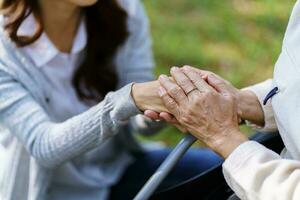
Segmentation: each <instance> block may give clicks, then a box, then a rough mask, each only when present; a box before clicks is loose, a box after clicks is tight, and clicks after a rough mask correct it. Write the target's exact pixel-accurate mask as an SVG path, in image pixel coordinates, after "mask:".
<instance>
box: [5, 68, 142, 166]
mask: <svg viewBox="0 0 300 200" xmlns="http://www.w3.org/2000/svg"><path fill="white" fill-rule="evenodd" d="M130 93H131V84H128V85H126V86H124V87H123V88H121V89H120V90H118V91H116V92H111V93H108V94H107V95H106V97H105V98H104V100H103V101H102V102H100V103H99V104H98V105H96V106H94V107H92V108H90V109H89V110H88V111H86V112H83V113H82V114H79V115H77V116H75V117H72V118H70V119H68V120H66V121H64V122H62V123H56V122H54V121H52V120H51V119H50V117H49V116H48V115H47V113H46V112H45V111H44V109H43V108H42V107H41V105H39V103H38V102H36V100H35V99H34V98H33V97H32V96H31V94H30V93H29V92H28V90H26V88H24V87H23V86H22V85H21V84H20V83H19V82H17V81H15V80H14V79H13V78H12V77H11V76H10V75H8V74H7V73H5V72H3V71H0V94H1V95H0V121H1V123H2V124H3V125H4V126H6V127H7V128H8V129H10V131H11V132H12V134H14V135H15V136H16V137H17V138H18V139H19V141H20V142H21V143H22V144H23V145H24V146H25V148H26V149H27V151H28V152H29V153H30V154H31V155H32V156H33V157H34V158H35V159H36V160H37V161H38V162H39V163H40V164H41V165H43V166H45V167H48V168H52V167H55V166H57V165H60V164H62V163H63V162H66V161H68V160H70V159H72V158H74V157H75V156H78V155H80V154H82V153H85V152H87V151H89V150H91V149H93V148H94V147H96V146H97V145H100V144H101V143H102V142H104V141H106V140H107V139H108V138H110V137H112V136H114V135H115V134H116V133H117V132H118V129H119V128H120V127H122V125H123V124H126V123H127V121H128V120H129V118H130V117H131V116H134V115H136V114H139V113H140V111H139V110H138V109H137V108H136V106H135V104H134V101H133V99H132V97H131V94H130Z"/></svg>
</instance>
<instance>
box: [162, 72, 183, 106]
mask: <svg viewBox="0 0 300 200" xmlns="http://www.w3.org/2000/svg"><path fill="white" fill-rule="evenodd" d="M159 82H160V84H161V86H162V87H163V88H164V89H165V91H167V93H168V94H169V95H170V97H172V100H173V99H174V100H175V101H176V102H177V103H178V104H180V103H183V102H185V101H187V96H186V95H185V93H184V91H183V90H182V89H181V87H179V86H178V85H177V84H176V83H174V82H173V81H172V80H171V79H170V78H169V77H167V76H166V75H161V76H159ZM169 95H168V96H169Z"/></svg>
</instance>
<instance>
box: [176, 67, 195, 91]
mask: <svg viewBox="0 0 300 200" xmlns="http://www.w3.org/2000/svg"><path fill="white" fill-rule="evenodd" d="M171 75H172V77H173V78H174V79H175V81H176V83H177V84H178V85H179V86H180V87H181V88H182V89H183V90H184V92H185V94H188V93H190V92H191V91H193V90H194V89H195V88H196V86H195V85H194V84H193V83H192V81H191V80H190V79H189V78H188V77H187V76H186V75H185V74H184V73H183V72H182V71H181V70H180V69H179V68H178V67H172V69H171Z"/></svg>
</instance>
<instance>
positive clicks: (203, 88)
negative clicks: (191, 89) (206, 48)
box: [183, 67, 215, 92]
mask: <svg viewBox="0 0 300 200" xmlns="http://www.w3.org/2000/svg"><path fill="white" fill-rule="evenodd" d="M183 72H184V73H185V75H186V76H187V77H189V79H190V80H191V81H192V82H193V83H194V85H195V86H196V87H197V89H198V90H199V91H200V92H214V91H215V90H214V88H212V87H211V86H210V85H208V84H207V82H206V81H205V80H203V78H202V77H201V76H199V74H198V73H197V72H196V71H195V70H193V69H191V68H189V67H183Z"/></svg>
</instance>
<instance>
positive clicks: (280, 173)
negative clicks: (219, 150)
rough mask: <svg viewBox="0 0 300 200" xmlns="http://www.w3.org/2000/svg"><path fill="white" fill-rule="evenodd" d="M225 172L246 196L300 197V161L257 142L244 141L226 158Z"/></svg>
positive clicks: (254, 199) (249, 198) (240, 194)
mask: <svg viewBox="0 0 300 200" xmlns="http://www.w3.org/2000/svg"><path fill="white" fill-rule="evenodd" d="M223 173H224V176H225V179H226V181H227V183H228V184H229V186H230V187H231V188H232V189H233V191H234V192H235V193H236V195H237V196H238V197H239V198H241V199H242V200H244V199H247V200H258V199H261V200H274V199H281V200H285V199H289V200H293V199H294V200H296V199H300V162H299V161H294V160H286V159H282V158H281V157H280V156H279V155H278V154H276V153H275V152H273V151H271V150H269V149H267V148H265V147H264V146H262V145H261V144H259V143H257V142H254V141H249V142H245V143H243V144H242V145H240V146H239V147H238V148H237V149H236V150H235V151H234V152H233V153H232V154H231V155H230V156H229V157H228V158H227V159H226V161H225V162H224V164H223Z"/></svg>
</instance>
